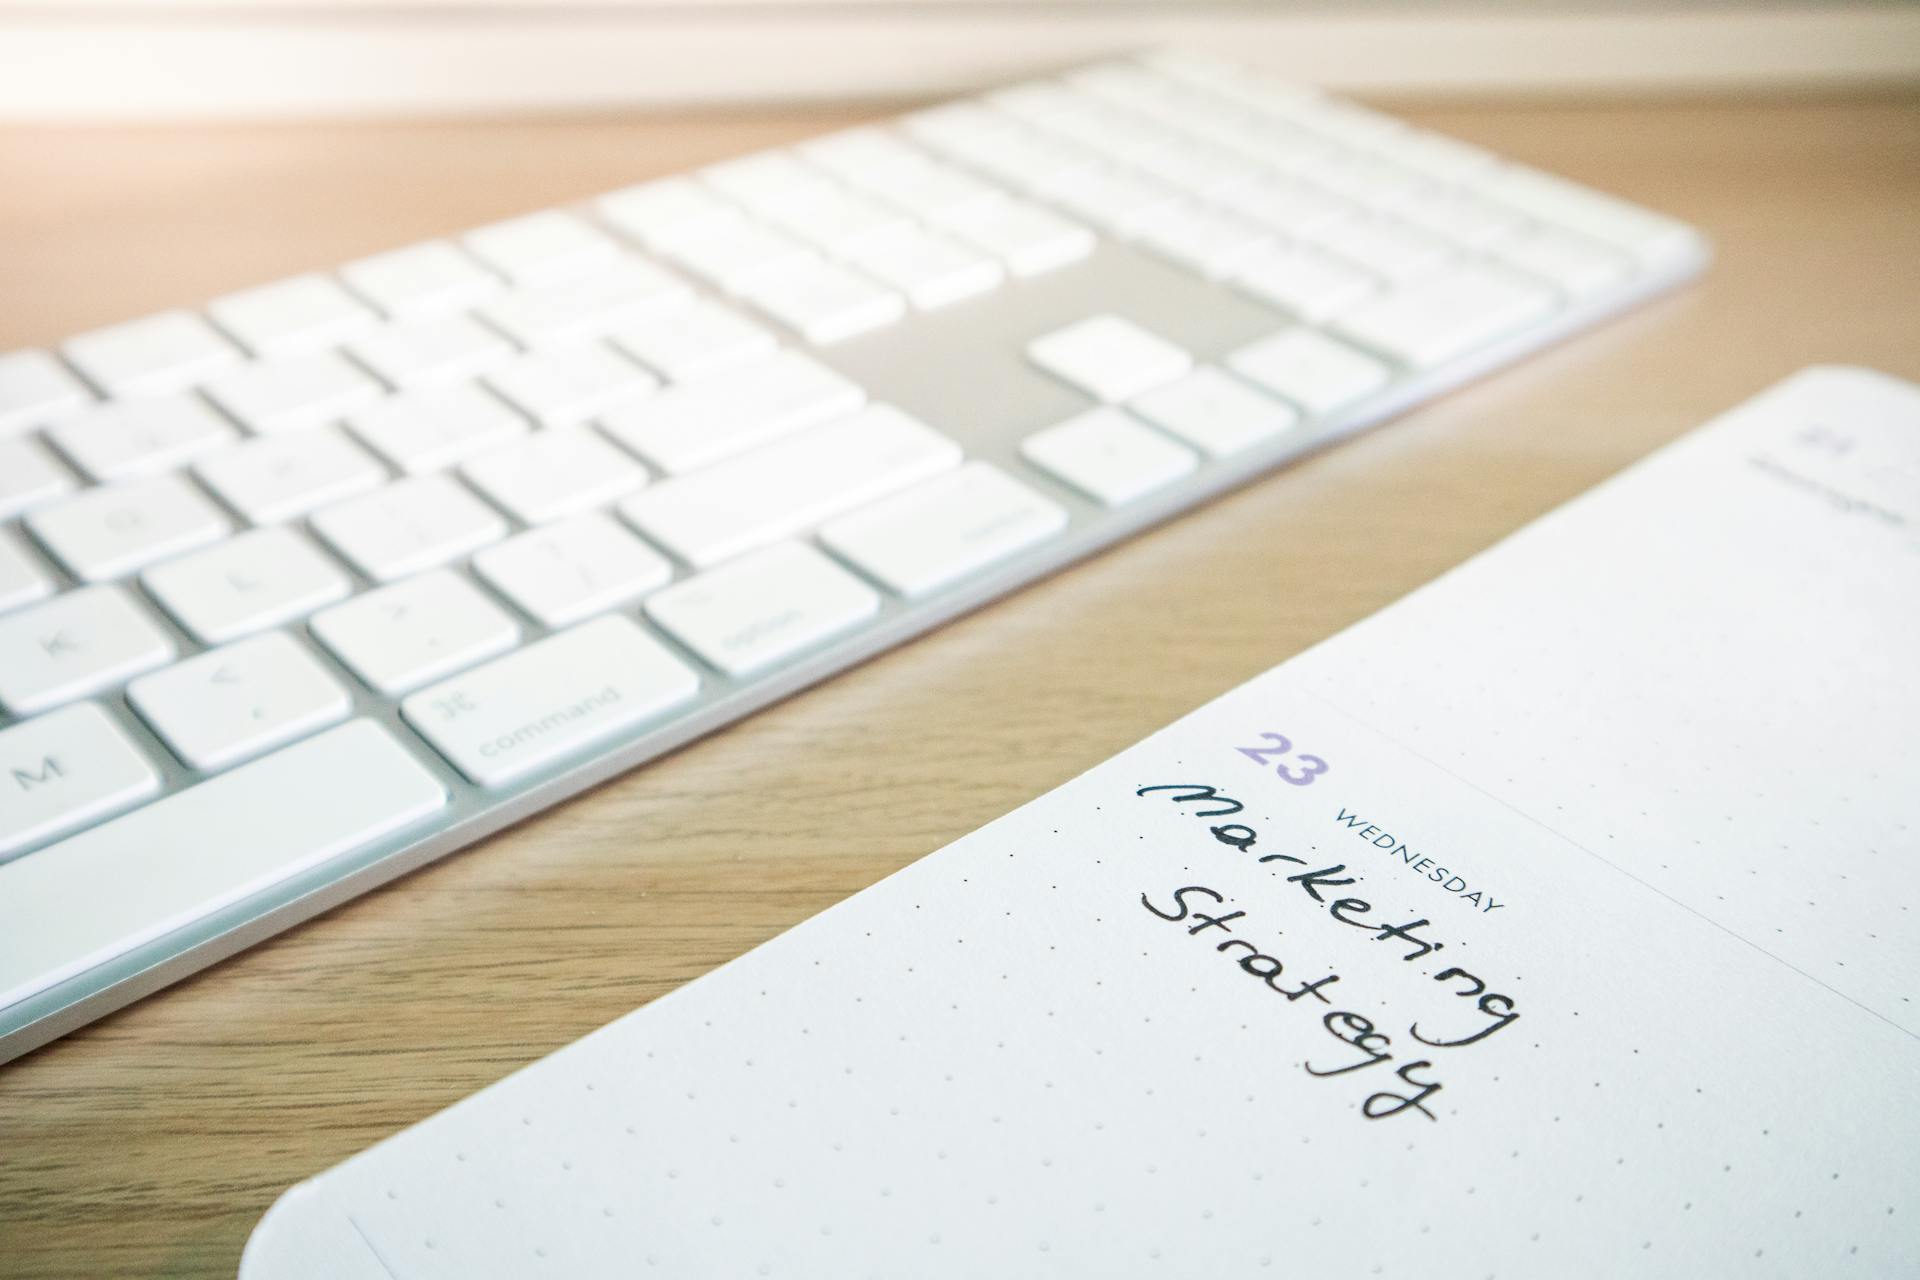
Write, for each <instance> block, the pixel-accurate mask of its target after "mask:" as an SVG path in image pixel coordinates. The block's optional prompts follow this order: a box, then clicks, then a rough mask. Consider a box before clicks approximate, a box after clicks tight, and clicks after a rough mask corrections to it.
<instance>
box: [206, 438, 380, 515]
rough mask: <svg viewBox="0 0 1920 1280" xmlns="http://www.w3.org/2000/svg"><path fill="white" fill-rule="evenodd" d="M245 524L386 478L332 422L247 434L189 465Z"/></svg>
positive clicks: (302, 509) (301, 510)
mask: <svg viewBox="0 0 1920 1280" xmlns="http://www.w3.org/2000/svg"><path fill="white" fill-rule="evenodd" d="M194 474H196V475H198V476H199V477H200V479H201V480H202V481H204V482H205V483H206V485H207V487H208V488H210V489H212V490H213V491H214V493H215V494H217V495H218V496H219V498H220V500H221V501H222V502H224V503H226V504H227V505H228V506H229V507H232V508H233V509H234V510H235V511H238V512H239V513H240V514H241V516H243V517H244V518H245V519H246V520H247V521H248V522H249V523H251V524H274V523H276V522H278V521H281V520H291V519H293V518H295V517H296V516H302V515H305V514H306V513H307V512H309V511H312V510H315V509H316V508H319V507H324V506H327V505H329V504H331V503H335V502H340V501H343V500H345V499H347V498H351V497H353V496H354V495H356V494H361V493H366V492H368V491H369V490H372V489H377V488H379V487H380V486H381V485H382V484H385V483H386V479H387V469H386V468H385V467H383V466H381V465H380V463H379V462H377V461H375V460H374V457H373V455H372V454H370V453H368V452H367V451H366V450H365V449H362V448H361V447H360V446H359V445H357V444H354V443H353V442H352V441H350V440H348V439H347V438H346V436H345V435H344V434H342V433H341V432H340V431H339V430H338V429H336V428H334V427H319V428H315V429H312V430H308V431H296V432H293V433H291V434H288V435H283V436H274V437H272V438H270V439H266V440H251V441H248V442H247V443H246V444H243V445H241V446H239V447H238V448H236V449H229V450H227V451H226V452H225V453H220V454H215V455H214V456H213V457H210V458H204V459H202V460H201V461H200V462H199V463H198V464H196V465H195V467H194Z"/></svg>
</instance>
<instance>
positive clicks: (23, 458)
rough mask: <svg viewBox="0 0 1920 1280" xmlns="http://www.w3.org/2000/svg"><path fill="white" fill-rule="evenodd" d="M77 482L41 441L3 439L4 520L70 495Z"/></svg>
mask: <svg viewBox="0 0 1920 1280" xmlns="http://www.w3.org/2000/svg"><path fill="white" fill-rule="evenodd" d="M77 483H78V482H77V481H75V479H74V478H73V473H72V472H70V471H68V470H67V469H66V468H65V467H63V466H61V465H60V464H59V463H58V462H57V461H55V460H54V456H53V453H52V451H50V450H49V449H48V448H47V447H46V446H45V445H43V444H41V443H40V442H39V441H38V440H36V439H34V438H32V437H31V436H15V437H12V438H7V437H0V520H5V519H8V518H9V517H11V516H15V515H18V514H19V513H20V512H22V511H26V510H29V509H30V508H33V507H37V506H41V505H43V504H45V503H48V502H51V501H52V500H53V499H55V498H58V497H59V496H60V495H61V494H64V493H70V492H72V491H73V489H74V488H75V487H76V486H77Z"/></svg>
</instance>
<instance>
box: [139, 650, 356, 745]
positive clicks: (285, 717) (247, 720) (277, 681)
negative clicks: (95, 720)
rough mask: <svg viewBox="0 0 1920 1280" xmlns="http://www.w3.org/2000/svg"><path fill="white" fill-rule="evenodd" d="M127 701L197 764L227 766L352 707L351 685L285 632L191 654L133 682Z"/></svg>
mask: <svg viewBox="0 0 1920 1280" xmlns="http://www.w3.org/2000/svg"><path fill="white" fill-rule="evenodd" d="M127 702H128V703H129V704H130V705H131V706H132V707H133V709H134V710H135V711H136V712H138V713H139V715H140V718H141V719H142V720H145V721H146V722H147V723H148V724H149V725H151V726H152V727H153V731H154V732H155V733H157V734H159V735H160V737H161V738H163V739H164V740H165V741H166V744H167V745H168V746H169V747H171V748H173V753H174V754H175V755H177V756H179V757H180V758H181V759H182V760H184V761H186V762H187V764H188V765H190V766H192V767H193V768H195V769H206V770H212V769H224V768H226V767H227V766H229V765H233V764H238V763H239V762H240V761H242V760H244V759H246V758H247V757H248V756H256V755H259V754H260V753H261V752H263V751H268V750H271V749H272V748H274V747H277V746H281V745H282V744H284V743H288V742H291V741H293V740H294V739H295V738H304V737H306V736H307V735H308V734H310V733H312V732H313V731H314V730H316V729H323V728H325V727H326V726H327V725H330V724H333V723H335V722H336V721H340V720H345V719H346V718H347V716H348V715H350V714H351V713H352V711H353V696H352V695H351V694H349V693H348V692H347V687H346V686H345V685H343V684H341V683H340V682H339V681H338V680H336V679H334V678H333V676H331V675H329V674H328V673H327V669H326V668H325V667H323V666H321V665H320V663H319V662H317V661H316V660H315V659H314V657H313V655H312V654H310V653H308V652H307V651H306V650H305V649H303V648H301V647H300V645H299V644H298V643H296V642H295V641H294V640H293V639H292V638H291V637H289V636H288V635H287V634H286V633H285V632H281V631H270V632H268V633H267V634H266V635H263V636H255V637H253V638H252V639H251V640H242V641H241V642H240V643H238V644H231V645H228V646H227V647H226V648H224V649H214V650H212V651H211V652H208V653H203V654H200V655H198V656H197V657H192V658H188V659H187V660H186V661H185V662H182V663H180V664H178V665H176V666H171V667H168V668H167V669H166V670H165V671H156V672H154V673H153V674H152V675H146V676H141V677H140V678H139V679H138V680H135V681H134V682H133V683H132V684H130V685H128V686H127Z"/></svg>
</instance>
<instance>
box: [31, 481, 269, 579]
mask: <svg viewBox="0 0 1920 1280" xmlns="http://www.w3.org/2000/svg"><path fill="white" fill-rule="evenodd" d="M26 523H27V527H28V528H29V529H31V530H32V531H33V536H34V537H35V538H37V539H39V541H40V545H41V546H43V547H45V548H46V549H47V550H48V551H50V552H52V553H53V555H54V558H55V559H57V560H59V561H60V563H61V564H63V565H65V566H66V567H67V570H68V572H70V573H72V574H73V576H74V577H76V578H79V579H81V580H83V581H86V582H103V581H105V580H107V579H109V578H118V577H121V576H122V575H124V574H129V573H132V572H133V571H134V570H136V569H141V568H145V567H146V566H147V565H150V564H153V563H155V562H156V561H160V560H165V559H166V558H168V557H169V556H176V555H179V554H180V553H181V552H183V551H191V550H193V548H195V547H198V546H204V545H205V544H207V543H209V542H212V541H213V540H214V539H216V538H218V537H219V536H220V535H221V534H223V533H225V532H226V531H227V530H228V529H230V528H232V527H233V522H232V521H230V520H228V519H227V517H226V516H224V515H222V514H221V513H220V510H219V508H217V507H215V506H214V505H213V503H212V502H211V501H209V500H208V499H207V498H206V497H205V496H204V495H203V494H201V492H200V491H199V490H198V489H196V488H194V487H193V486H192V485H191V484H189V483H187V482H186V481H185V480H182V479H181V478H180V477H178V476H174V475H166V476H155V477H153V478H152V479H148V480H128V481H124V482H122V483H119V484H112V485H105V486H103V487H101V488H98V489H88V490H87V491H86V492H84V493H81V494H79V495H77V496H75V497H72V498H68V499H66V500H65V501H64V502H61V503H59V504H58V505H57V506H51V507H41V508H39V509H37V510H35V511H32V512H30V513H28V515H27V519H26Z"/></svg>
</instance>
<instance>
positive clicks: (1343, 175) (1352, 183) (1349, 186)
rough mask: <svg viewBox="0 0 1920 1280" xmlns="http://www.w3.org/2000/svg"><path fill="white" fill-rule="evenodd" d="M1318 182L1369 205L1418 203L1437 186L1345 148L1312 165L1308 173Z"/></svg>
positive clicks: (1401, 168)
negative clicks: (1330, 158)
mask: <svg viewBox="0 0 1920 1280" xmlns="http://www.w3.org/2000/svg"><path fill="white" fill-rule="evenodd" d="M1308 176H1310V177H1311V178H1312V179H1313V181H1314V183H1315V184H1316V185H1318V186H1321V187H1324V188H1326V189H1327V190H1328V191H1331V192H1333V193H1334V194H1335V195H1337V196H1341V197H1342V198H1344V199H1347V200H1352V201H1354V202H1355V203H1357V204H1363V205H1366V206H1367V207H1368V208H1370V209H1392V210H1394V211H1396V212H1397V211H1398V210H1399V208H1400V206H1402V205H1406V204H1418V203H1419V202H1420V201H1421V200H1424V199H1426V198H1427V196H1429V195H1431V194H1434V193H1436V192H1437V191H1438V188H1437V187H1435V186H1434V184H1433V181H1432V180H1431V179H1429V178H1427V177H1425V176H1423V175H1422V174H1419V173H1416V172H1414V171H1413V170H1412V169H1408V168H1405V167H1404V166H1402V165H1398V164H1394V163H1392V162H1391V161H1388V160H1383V159H1381V158H1379V157H1377V156H1371V155H1367V154H1365V153H1364V152H1356V151H1348V152H1346V153H1344V154H1343V155H1341V156H1340V157H1339V158H1338V159H1336V160H1335V161H1334V162H1333V163H1331V164H1323V165H1316V166H1315V167H1314V168H1313V170H1312V171H1311V172H1310V174H1309V175H1308Z"/></svg>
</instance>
